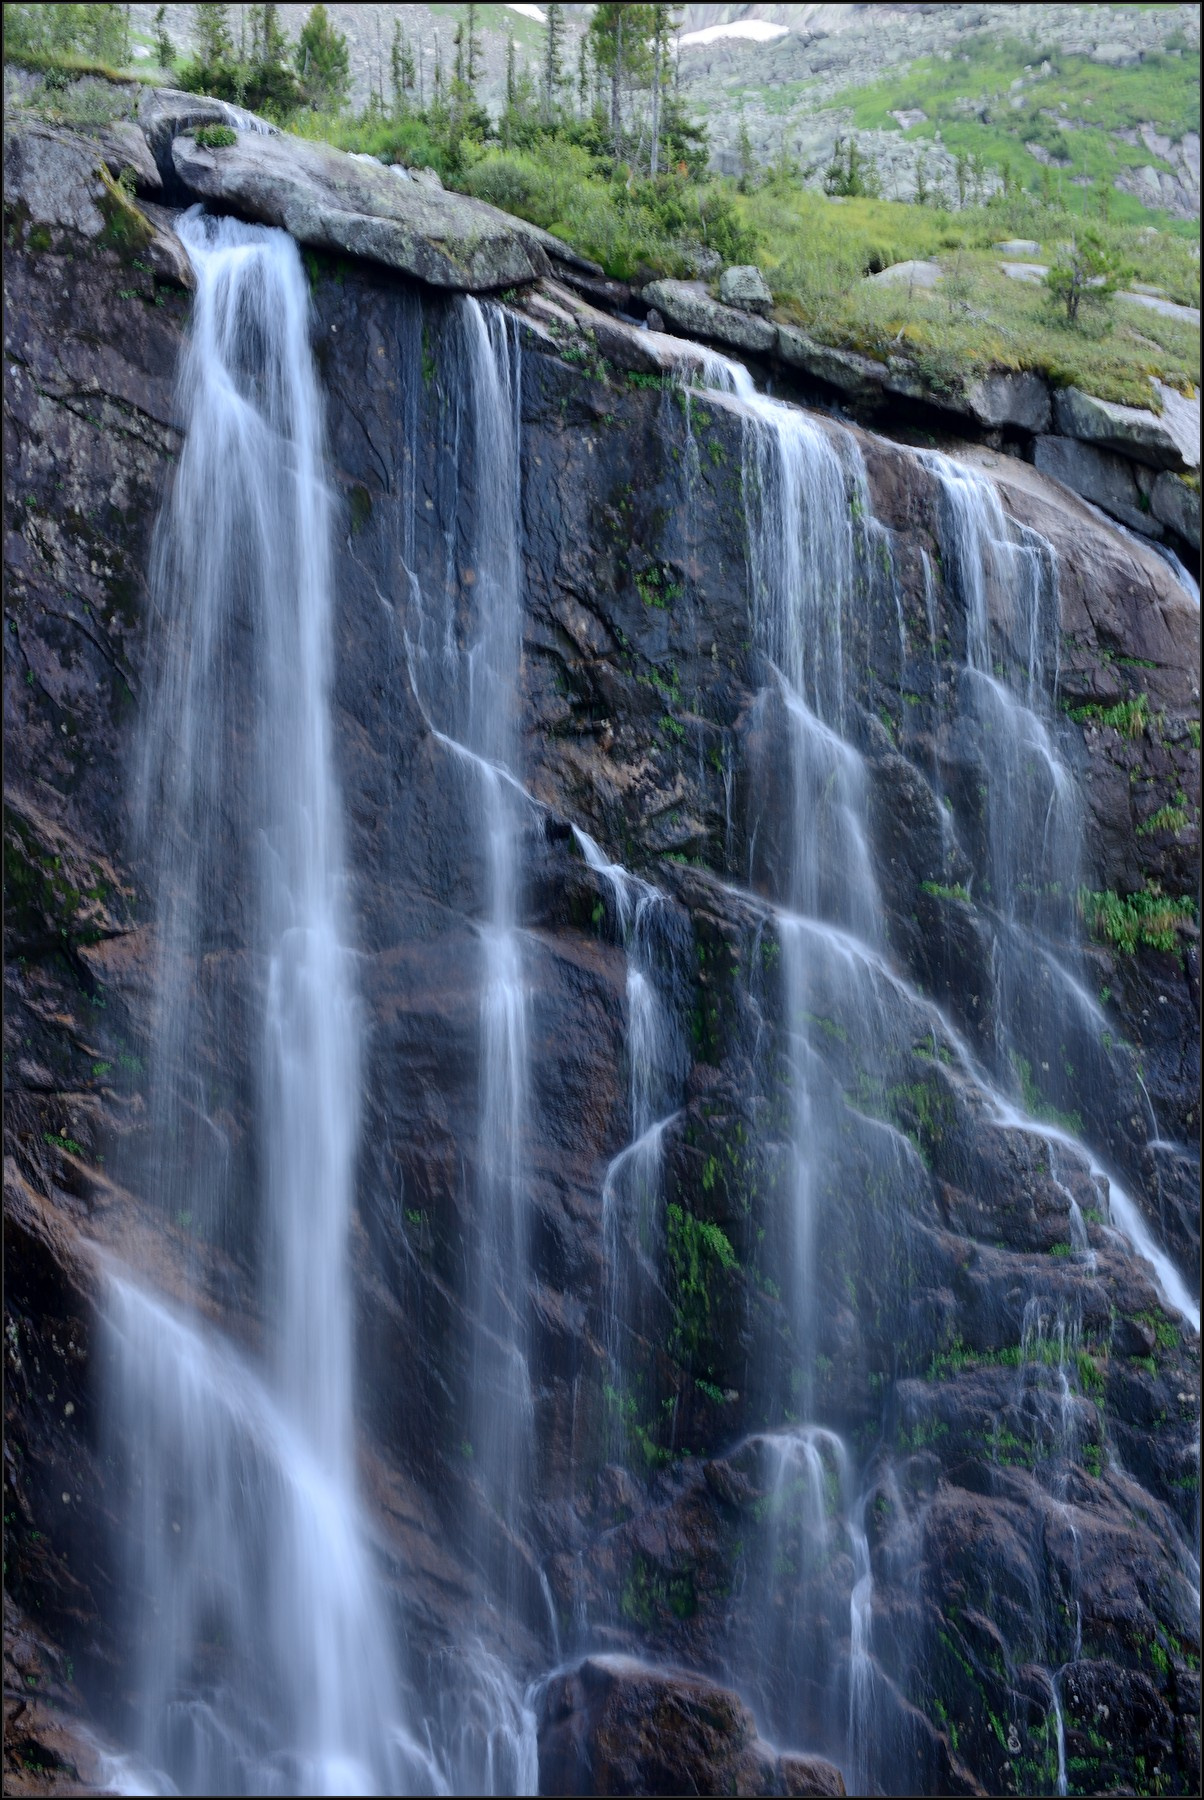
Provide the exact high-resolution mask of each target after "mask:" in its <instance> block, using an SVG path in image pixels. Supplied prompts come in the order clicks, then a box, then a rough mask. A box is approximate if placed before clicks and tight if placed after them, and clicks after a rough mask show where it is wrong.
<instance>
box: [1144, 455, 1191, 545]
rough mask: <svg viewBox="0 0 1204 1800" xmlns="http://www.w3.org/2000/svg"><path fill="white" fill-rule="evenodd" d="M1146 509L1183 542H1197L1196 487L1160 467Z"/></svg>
mask: <svg viewBox="0 0 1204 1800" xmlns="http://www.w3.org/2000/svg"><path fill="white" fill-rule="evenodd" d="M1150 511H1151V512H1152V513H1153V515H1154V517H1155V518H1156V519H1158V520H1159V521H1160V522H1161V523H1162V524H1163V525H1166V526H1168V527H1169V528H1170V530H1171V531H1173V532H1174V533H1175V535H1176V536H1177V537H1180V538H1182V539H1183V540H1184V542H1185V543H1187V544H1197V543H1199V541H1200V490H1199V488H1193V487H1188V485H1187V483H1186V482H1185V481H1183V480H1181V479H1180V477H1179V476H1178V475H1172V474H1171V473H1170V471H1169V469H1163V470H1162V472H1161V473H1160V474H1159V475H1158V477H1157V479H1156V480H1155V482H1154V486H1153V488H1152V490H1151V493H1150Z"/></svg>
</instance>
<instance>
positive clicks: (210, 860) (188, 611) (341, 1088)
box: [104, 209, 440, 1794]
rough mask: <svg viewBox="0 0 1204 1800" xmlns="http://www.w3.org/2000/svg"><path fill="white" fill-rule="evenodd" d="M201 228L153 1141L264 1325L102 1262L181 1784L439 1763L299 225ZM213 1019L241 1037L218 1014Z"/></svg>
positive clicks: (163, 822)
mask: <svg viewBox="0 0 1204 1800" xmlns="http://www.w3.org/2000/svg"><path fill="white" fill-rule="evenodd" d="M179 232H180V235H181V237H182V239H183V240H184V242H185V243H186V245H187V247H188V250H189V255H190V257H191V259H192V264H193V267H194V268H195V270H196V273H197V294H196V303H195V310H194V317H193V326H192V334H191V338H190V342H189V346H188V351H187V354H186V357H185V360H184V364H183V367H182V370H181V376H180V395H181V403H182V410H183V413H184V417H185V421H186V437H185V444H184V449H183V453H182V456H181V459H180V465H179V470H178V473H177V478H176V482H175V486H174V489H173V492H172V495H171V498H170V500H169V502H168V504H167V507H166V509H165V512H164V514H163V516H162V518H161V520H160V524H159V533H158V549H157V556H156V564H155V569H154V580H153V591H154V609H153V613H152V618H153V623H154V632H155V636H156V638H157V640H158V645H157V647H158V648H159V649H160V650H161V652H162V661H161V663H160V665H159V672H158V677H157V681H156V684H155V686H154V689H153V698H152V701H151V705H150V708H149V711H148V715H147V720H146V731H145V739H144V742H145V755H144V759H143V765H142V788H141V794H140V804H141V816H142V818H143V821H144V822H145V827H146V829H147V832H148V836H150V837H151V839H152V843H153V854H152V861H153V865H154V870H155V892H156V898H157V935H158V948H159V954H158V963H157V968H156V988H155V994H156V1030H155V1043H154V1074H155V1083H156V1095H157V1100H156V1119H157V1124H158V1130H159V1134H160V1136H159V1143H158V1150H159V1156H158V1160H157V1163H156V1166H157V1167H158V1168H159V1169H160V1170H162V1171H167V1170H169V1169H170V1170H173V1171H174V1173H172V1174H171V1176H170V1178H169V1179H165V1180H164V1183H163V1189H162V1196H161V1197H162V1198H163V1199H164V1200H165V1202H166V1203H167V1205H168V1207H169V1208H170V1209H171V1211H172V1212H173V1213H174V1214H175V1218H176V1222H177V1224H181V1225H183V1226H184V1227H185V1228H189V1227H191V1228H192V1229H193V1230H194V1231H195V1232H196V1233H197V1234H204V1235H205V1236H207V1237H208V1238H209V1239H210V1240H211V1241H213V1242H215V1243H220V1242H222V1241H224V1240H226V1239H229V1238H233V1240H234V1241H236V1242H241V1243H244V1244H247V1245H248V1247H249V1249H250V1253H251V1255H252V1256H253V1259H254V1263H255V1266H256V1268H257V1270H258V1275H259V1293H258V1296H256V1298H257V1300H258V1304H259V1308H260V1315H261V1324H260V1330H259V1339H260V1345H261V1347H260V1350H259V1352H258V1354H256V1355H254V1356H251V1357H248V1356H247V1354H246V1353H244V1352H242V1351H240V1350H237V1349H236V1348H235V1347H234V1346H233V1345H232V1344H230V1343H228V1342H226V1341H225V1340H224V1339H223V1338H222V1337H220V1336H219V1334H218V1333H217V1332H216V1331H215V1330H214V1329H213V1327H212V1326H211V1325H209V1324H208V1323H207V1321H206V1319H205V1316H204V1313H203V1311H201V1310H197V1311H195V1312H193V1311H190V1309H189V1308H188V1307H187V1305H185V1306H183V1307H181V1306H180V1305H178V1304H174V1303H173V1304H168V1303H167V1302H166V1301H164V1300H161V1299H160V1298H158V1297H157V1296H155V1295H154V1294H152V1293H151V1292H149V1291H148V1290H147V1289H145V1288H144V1287H143V1286H141V1285H139V1284H138V1283H137V1282H135V1281H134V1280H133V1279H132V1278H131V1277H129V1276H127V1275H125V1274H124V1273H123V1272H121V1271H120V1270H118V1269H116V1268H113V1267H112V1266H107V1268H106V1301H105V1319H104V1353H105V1360H106V1366H107V1374H108V1395H109V1404H110V1407H111V1413H112V1417H113V1420H114V1423H115V1426H116V1428H117V1431H118V1433H119V1436H120V1438H121V1440H122V1441H123V1442H125V1443H127V1444H128V1445H129V1446H130V1461H131V1474H132V1477H133V1482H134V1490H135V1495H136V1501H135V1505H134V1509H133V1515H132V1516H131V1517H130V1518H129V1519H128V1520H127V1525H128V1528H129V1535H128V1541H127V1544H126V1549H125V1557H126V1569H127V1577H128V1588H129V1592H130V1594H131V1596H132V1600H131V1605H132V1608H133V1613H134V1619H133V1629H134V1631H135V1634H136V1639H137V1641H138V1642H139V1644H140V1645H141V1656H140V1660H139V1668H138V1675H137V1688H136V1697H135V1700H134V1706H135V1712H136V1716H137V1722H138V1744H137V1750H138V1754H139V1756H140V1757H141V1759H142V1760H143V1761H144V1763H145V1764H146V1765H148V1766H149V1768H151V1769H152V1770H156V1771H159V1772H160V1776H161V1778H162V1781H163V1783H164V1785H165V1786H167V1784H170V1786H169V1787H168V1791H175V1790H179V1791H183V1792H188V1793H198V1794H204V1793H221V1792H225V1793H280V1792H288V1791H294V1792H297V1791H300V1792H310V1793H325V1794H342V1793H375V1792H391V1791H396V1790H397V1789H398V1788H399V1787H403V1786H412V1787H413V1788H414V1789H415V1790H416V1791H417V1790H424V1791H432V1790H434V1789H436V1788H437V1787H438V1786H439V1785H440V1776H439V1773H438V1771H437V1769H436V1767H435V1765H434V1762H433V1759H432V1758H431V1757H430V1755H429V1754H428V1752H427V1751H426V1750H424V1749H423V1748H421V1747H420V1746H419V1745H418V1743H417V1741H416V1740H415V1738H414V1736H413V1734H412V1733H411V1732H410V1730H409V1728H408V1724H407V1722H406V1720H405V1719H404V1716H403V1715H402V1713H401V1710H400V1702H399V1697H398V1696H399V1687H398V1671H397V1669H396V1666H395V1651H394V1644H395V1642H396V1630H395V1627H394V1625H393V1623H392V1622H391V1621H390V1619H389V1617H388V1614H387V1612H386V1609H385V1605H384V1589H383V1587H382V1583H381V1578H380V1574H379V1573H378V1572H377V1571H376V1570H375V1569H374V1567H373V1562H372V1557H371V1555H370V1552H369V1549H368V1545H367V1542H366V1538H365V1533H364V1530H363V1526H362V1522H361V1519H360V1514H359V1506H358V1501H357V1497H356V1476H355V1453H354V1421H355V1410H356V1409H355V1388H354V1378H353V1366H352V1294H351V1277H350V1269H349V1264H348V1229H349V1224H350V1217H351V1209H352V1203H353V1191H354V1169H355V1156H356V1144H357V1137H358V1132H359V1108H360V1024H359V1008H358V1003H357V999H356V995H355V990H354V984H353V978H352V964H351V957H350V954H349V951H348V949H347V944H348V941H349V938H348V923H347V920H346V917H345V906H344V900H343V887H344V871H343V853H342V842H341V837H342V833H341V824H340V802H339V795H338V791H337V786H336V782H335V777H334V770H333V761H332V753H331V726H330V705H329V688H330V664H331V631H332V617H331V596H332V577H331V561H330V535H331V533H330V524H331V507H330V496H329V492H328V489H327V486H326V481H325V475H324V470H323V442H322V440H323V427H322V412H321V405H320V400H319V394H318V388H317V383H316V380H315V376H314V369H313V363H312V358H311V354H310V349H309V341H308V295H307V289H306V282H305V277H304V273H303V271H302V268H301V261H300V257H299V254H298V252H297V248H296V245H295V244H294V243H293V242H292V240H291V239H290V238H289V237H288V236H286V234H285V233H283V232H280V231H271V230H264V229H261V228H258V227H254V226H247V225H243V224H239V223H237V222H235V221H233V220H228V219H224V220H213V219H208V218H206V217H204V216H203V215H202V214H201V213H200V211H199V209H194V210H193V212H191V213H189V214H186V215H185V216H184V217H183V218H182V219H181V221H180V224H179ZM215 1018H216V1019H220V1020H221V1021H222V1022H223V1025H224V1026H225V1027H229V1026H231V1025H232V1024H235V1023H236V1022H237V1023H240V1024H241V1026H242V1031H243V1033H244V1035H243V1036H242V1037H241V1039H240V1038H239V1037H237V1036H236V1037H234V1038H232V1039H229V1040H227V1041H224V1042H220V1041H219V1042H215V1041H214V1036H213V1020H214V1019H215ZM223 1035H224V1033H223ZM240 1052H242V1053H245V1056H246V1061H247V1065H248V1069H249V1073H250V1079H251V1089H250V1092H249V1093H248V1094H247V1095H245V1096H230V1097H226V1096H224V1095H219V1094H218V1093H217V1091H216V1089H215V1086H214V1082H215V1076H214V1072H213V1071H214V1062H215V1059H216V1058H219V1057H221V1056H235V1057H237V1056H238V1055H239V1054H240ZM240 1099H241V1100H245V1104H246V1106H247V1109H248V1112H249V1116H250V1133H251V1138H252V1142H253V1150H252V1153H251V1155H250V1157H249V1158H248V1159H247V1161H246V1162H245V1163H244V1164H243V1165H241V1166H240V1168H239V1169H237V1170H232V1169H231V1166H230V1159H229V1157H228V1156H227V1155H226V1154H224V1153H223V1154H222V1155H221V1156H220V1157H218V1158H217V1159H216V1160H215V1158H214V1156H213V1155H212V1153H211V1145H212V1143H213V1142H214V1141H217V1142H219V1143H221V1142H222V1141H223V1139H224V1136H225V1134H224V1133H223V1130H222V1127H221V1124H220V1116H221V1115H220V1108H222V1107H225V1108H230V1107H233V1106H236V1105H238V1104H239V1101H240ZM197 1115H199V1116H200V1118H201V1120H202V1121H203V1123H204V1126H205V1127H207V1129H201V1130H199V1131H198V1130H196V1129H195V1125H194V1120H195V1118H196V1116H197ZM164 1134H167V1135H166V1136H165V1135H164ZM248 1182H250V1183H251V1185H247V1183H248ZM196 1260H197V1262H198V1263H203V1261H204V1252H203V1250H201V1249H198V1254H197V1258H196Z"/></svg>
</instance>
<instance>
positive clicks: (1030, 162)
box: [836, 37, 1200, 238]
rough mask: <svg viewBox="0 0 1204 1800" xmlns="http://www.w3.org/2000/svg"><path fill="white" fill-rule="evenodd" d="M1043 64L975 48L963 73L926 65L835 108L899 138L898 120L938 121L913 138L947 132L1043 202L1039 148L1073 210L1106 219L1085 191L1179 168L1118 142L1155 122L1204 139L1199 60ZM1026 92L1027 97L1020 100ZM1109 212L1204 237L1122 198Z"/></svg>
mask: <svg viewBox="0 0 1204 1800" xmlns="http://www.w3.org/2000/svg"><path fill="white" fill-rule="evenodd" d="M1044 60H1047V61H1048V62H1049V63H1050V64H1051V69H1050V73H1049V74H1048V75H1044V76H1043V75H1042V74H1041V73H1040V70H1041V65H1042V61H1043V57H1042V54H1041V52H1040V50H1037V51H1034V50H1033V48H1032V47H1031V46H1030V45H1027V44H1024V43H1021V42H1020V41H1018V40H1016V39H1009V40H1006V41H1003V42H1000V41H998V40H991V39H988V38H986V37H975V38H968V39H966V41H965V44H964V46H963V48H962V50H961V52H960V53H959V55H958V56H957V57H955V58H954V60H953V61H952V62H949V63H946V62H943V61H941V60H940V59H939V58H933V57H924V58H921V59H920V60H919V61H917V62H914V63H912V65H911V67H910V68H909V69H907V70H906V71H905V72H903V73H902V74H900V75H899V76H898V77H897V78H896V79H894V80H892V81H889V82H881V83H878V84H875V85H873V86H870V87H857V88H850V89H847V90H846V91H845V92H844V93H843V94H841V95H840V96H839V97H838V99H837V101H836V104H838V105H842V106H847V107H849V108H851V110H852V114H853V123H854V125H855V126H856V127H857V128H858V129H860V130H871V129H878V130H882V129H890V128H892V127H893V126H894V124H895V121H894V120H893V119H892V118H891V116H890V115H891V113H892V112H893V111H912V110H917V109H918V110H919V111H922V112H924V113H926V114H927V119H926V120H925V121H924V122H922V123H919V124H916V125H913V126H911V127H910V129H909V130H908V131H907V133H906V134H905V135H906V136H907V137H909V138H912V139H915V138H929V139H931V138H933V137H934V136H935V134H936V133H937V132H939V133H940V135H941V139H942V142H943V143H944V145H945V147H946V148H947V149H948V150H951V151H953V152H954V153H955V154H956V153H957V152H959V151H964V152H966V153H967V154H969V155H973V154H978V155H980V156H982V157H984V158H985V160H986V161H987V162H988V163H990V164H991V165H993V166H994V167H996V168H1001V167H1003V166H1004V165H1007V166H1009V167H1010V168H1011V170H1012V172H1013V173H1014V175H1015V176H1017V177H1018V178H1019V180H1020V181H1021V182H1023V184H1024V185H1025V186H1026V187H1028V188H1029V189H1030V190H1032V191H1034V192H1036V191H1039V190H1040V188H1041V185H1042V180H1043V174H1042V168H1041V164H1040V163H1039V161H1038V160H1037V159H1036V158H1035V157H1034V156H1033V155H1032V154H1031V153H1030V152H1029V150H1028V148H1027V146H1028V144H1029V143H1033V144H1035V145H1036V146H1037V147H1038V148H1039V149H1042V150H1044V151H1045V152H1046V153H1047V154H1049V155H1050V156H1053V157H1055V158H1057V160H1058V162H1059V164H1060V165H1062V169H1061V172H1062V174H1063V177H1064V179H1063V189H1062V191H1063V197H1064V201H1065V204H1066V205H1067V206H1068V207H1069V208H1070V209H1071V210H1072V211H1086V210H1092V211H1094V210H1095V208H1096V200H1095V197H1094V196H1093V195H1092V193H1091V192H1090V190H1089V189H1088V190H1084V189H1082V188H1079V187H1076V186H1075V183H1076V181H1088V182H1095V181H1099V180H1101V179H1103V180H1106V181H1107V182H1109V183H1111V182H1112V180H1113V179H1114V178H1115V176H1116V175H1117V174H1119V173H1120V172H1121V171H1122V170H1123V169H1126V168H1141V167H1142V166H1143V165H1144V164H1147V163H1149V164H1152V165H1153V166H1154V167H1155V168H1164V169H1165V168H1169V167H1170V164H1169V163H1168V162H1166V161H1165V160H1164V159H1163V158H1162V157H1159V156H1157V155H1155V154H1153V153H1152V152H1151V151H1149V150H1148V149H1147V148H1146V147H1145V145H1144V144H1142V143H1140V142H1139V143H1137V144H1136V145H1131V144H1126V143H1125V142H1123V141H1122V140H1121V139H1120V138H1118V137H1117V136H1116V135H1115V134H1116V133H1117V132H1118V131H1132V130H1133V129H1134V128H1135V127H1136V126H1138V125H1140V124H1143V123H1148V124H1152V125H1154V126H1155V127H1156V128H1157V129H1158V131H1159V132H1160V133H1161V135H1163V136H1164V137H1169V138H1170V139H1171V140H1172V141H1178V140H1179V139H1180V138H1181V137H1182V136H1183V135H1184V133H1185V132H1187V131H1196V132H1198V131H1199V129H1200V94H1199V73H1200V71H1199V59H1198V58H1197V57H1196V56H1194V55H1192V54H1182V53H1180V54H1169V55H1166V56H1160V57H1157V58H1152V57H1147V58H1146V60H1145V61H1144V62H1143V63H1141V64H1139V65H1137V66H1135V67H1132V68H1111V67H1108V66H1107V65H1105V64H1102V63H1098V62H1093V61H1091V60H1090V59H1088V58H1087V57H1083V56H1063V55H1061V54H1060V53H1059V52H1057V51H1056V50H1054V51H1050V52H1048V53H1046V57H1045V59H1044ZM1026 67H1027V69H1028V70H1029V73H1027V74H1026V73H1025V70H1026ZM1016 81H1021V82H1022V83H1023V86H1022V87H1021V88H1019V89H1017V90H1013V86H1012V84H1013V83H1014V82H1016ZM1045 179H1048V178H1045ZM1109 204H1110V208H1111V211H1112V216H1113V217H1115V218H1118V219H1120V220H1122V221H1125V222H1130V223H1142V222H1147V221H1155V222H1160V223H1162V224H1163V225H1164V226H1169V227H1170V229H1172V230H1175V231H1177V232H1179V233H1180V234H1182V235H1184V236H1189V237H1190V236H1195V237H1197V238H1198V236H1199V224H1198V221H1186V220H1184V221H1177V222H1175V223H1173V224H1172V223H1171V222H1170V221H1159V220H1156V215H1154V214H1151V213H1150V212H1149V211H1148V209H1146V208H1145V207H1143V206H1142V205H1141V203H1140V202H1139V201H1138V200H1136V199H1134V198H1133V197H1132V196H1131V195H1127V194H1119V193H1114V194H1113V195H1112V196H1111V198H1110V202H1109Z"/></svg>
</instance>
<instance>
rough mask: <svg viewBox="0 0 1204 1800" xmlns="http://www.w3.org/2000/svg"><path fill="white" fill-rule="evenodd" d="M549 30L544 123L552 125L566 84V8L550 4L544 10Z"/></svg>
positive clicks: (544, 61) (547, 35) (544, 93)
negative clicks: (564, 62)
mask: <svg viewBox="0 0 1204 1800" xmlns="http://www.w3.org/2000/svg"><path fill="white" fill-rule="evenodd" d="M544 11H545V13H546V15H547V29H546V35H545V37H544V54H543V122H544V124H545V125H550V124H551V123H552V121H553V119H554V118H555V116H556V107H557V97H558V95H559V93H560V89H561V86H562V85H563V82H564V70H563V68H562V66H561V64H562V60H563V56H564V8H563V6H557V5H555V4H551V3H550V4H549V5H548V6H546V7H545V8H544Z"/></svg>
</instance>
